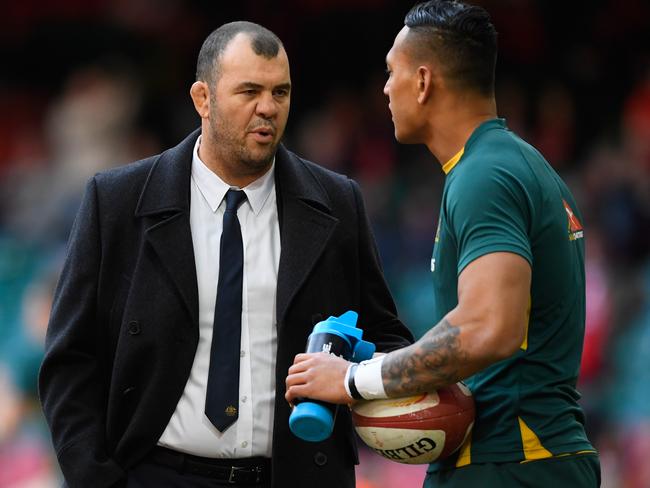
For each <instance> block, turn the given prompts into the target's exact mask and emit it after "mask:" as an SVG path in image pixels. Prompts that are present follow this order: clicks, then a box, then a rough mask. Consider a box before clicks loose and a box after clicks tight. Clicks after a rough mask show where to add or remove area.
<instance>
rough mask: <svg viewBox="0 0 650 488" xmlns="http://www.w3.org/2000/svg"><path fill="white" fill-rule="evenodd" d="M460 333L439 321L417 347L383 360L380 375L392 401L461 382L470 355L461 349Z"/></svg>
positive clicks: (390, 355)
mask: <svg viewBox="0 0 650 488" xmlns="http://www.w3.org/2000/svg"><path fill="white" fill-rule="evenodd" d="M459 335H460V329H459V328H458V327H455V326H453V325H451V324H450V323H449V322H447V320H446V319H443V320H442V321H440V323H439V324H438V325H436V326H435V327H434V328H433V329H431V330H430V331H429V332H427V333H426V334H425V335H424V336H423V337H422V338H421V339H420V340H419V341H417V342H416V343H415V344H413V345H411V346H409V347H406V348H404V349H400V350H398V351H394V352H392V353H391V354H389V355H388V356H386V359H384V362H383V364H382V368H381V372H382V377H383V381H384V389H385V390H386V394H387V395H388V396H389V397H395V396H404V395H411V394H415V393H422V392H425V391H433V390H435V389H436V388H439V387H441V386H444V385H449V384H451V383H455V382H456V381H458V380H460V379H461V378H459V369H460V368H461V365H462V363H463V362H464V361H465V360H466V357H467V354H466V353H465V352H463V351H462V350H461V347H460V338H459Z"/></svg>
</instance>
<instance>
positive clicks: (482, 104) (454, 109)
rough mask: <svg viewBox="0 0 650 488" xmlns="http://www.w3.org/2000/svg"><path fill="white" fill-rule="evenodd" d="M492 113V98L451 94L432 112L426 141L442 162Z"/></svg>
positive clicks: (494, 111) (463, 144)
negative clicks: (450, 97) (452, 97)
mask: <svg viewBox="0 0 650 488" xmlns="http://www.w3.org/2000/svg"><path fill="white" fill-rule="evenodd" d="M496 117H497V111H496V103H495V101H494V99H493V98H489V99H488V98H483V97H481V98H478V97H477V98H473V99H471V98H467V97H463V98H460V97H454V99H450V100H449V101H448V102H447V103H445V104H442V106H441V107H440V109H438V110H436V111H435V112H434V116H433V117H432V119H431V128H430V131H429V136H428V138H427V142H426V145H427V147H428V148H429V151H431V153H432V154H433V155H434V156H435V157H436V159H437V160H438V162H439V163H440V165H441V166H444V164H445V163H447V161H449V160H450V159H451V158H453V157H454V156H455V155H456V154H458V152H459V151H460V150H461V149H463V147H465V143H466V142H467V140H468V139H469V138H470V136H471V135H472V133H473V132H474V130H476V128H477V127H478V126H479V125H481V124H482V123H483V122H485V121H486V120H490V119H494V118H496Z"/></svg>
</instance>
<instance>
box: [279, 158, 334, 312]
mask: <svg viewBox="0 0 650 488" xmlns="http://www.w3.org/2000/svg"><path fill="white" fill-rule="evenodd" d="M275 171H276V174H275V180H276V193H277V195H278V198H277V201H278V215H279V217H280V239H281V252H280V265H279V269H278V288H277V311H276V313H277V317H276V318H277V323H278V324H283V322H284V318H285V315H286V313H287V310H288V308H289V306H290V305H291V301H292V300H293V298H294V297H295V296H296V293H297V292H298V290H300V288H301V287H302V285H303V284H304V283H305V280H306V279H307V277H308V276H309V273H310V272H311V270H312V269H313V268H314V265H315V264H316V262H317V261H318V258H319V257H320V256H321V254H322V253H323V251H324V249H325V248H326V246H327V245H328V242H329V240H330V238H331V236H332V234H333V231H334V229H335V228H336V225H337V224H338V219H337V218H335V217H333V216H332V215H331V207H330V203H329V198H328V196H327V193H326V192H325V190H324V189H323V188H322V186H321V185H320V183H319V182H318V180H317V179H316V178H315V177H314V175H313V174H312V173H311V171H310V170H309V169H308V168H307V166H306V165H305V164H304V163H303V162H302V161H301V160H300V159H299V158H298V157H296V156H295V155H294V154H292V153H290V152H289V151H287V150H286V149H285V148H284V147H283V146H279V148H278V151H277V154H276V169H275Z"/></svg>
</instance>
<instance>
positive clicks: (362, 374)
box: [354, 355, 388, 400]
mask: <svg viewBox="0 0 650 488" xmlns="http://www.w3.org/2000/svg"><path fill="white" fill-rule="evenodd" d="M385 357H386V356H383V355H382V356H378V357H376V358H372V359H368V360H367V361H361V362H360V363H359V367H358V368H357V371H356V373H355V375H354V385H355V386H356V387H357V390H358V391H359V394H360V395H361V396H362V397H363V398H364V399H366V400H375V399H378V398H388V395H386V390H384V382H383V380H382V378H381V365H382V363H383V362H384V358H385Z"/></svg>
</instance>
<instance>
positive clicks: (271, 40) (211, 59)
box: [196, 21, 282, 83]
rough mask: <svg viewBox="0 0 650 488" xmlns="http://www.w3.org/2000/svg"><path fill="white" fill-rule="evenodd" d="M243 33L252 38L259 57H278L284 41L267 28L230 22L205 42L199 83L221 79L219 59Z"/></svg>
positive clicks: (197, 73) (246, 23) (201, 54)
mask: <svg viewBox="0 0 650 488" xmlns="http://www.w3.org/2000/svg"><path fill="white" fill-rule="evenodd" d="M241 32H243V33H245V34H247V35H249V36H250V38H251V47H252V48H253V51H254V52H255V54H257V55H258V56H264V57H265V58H267V59H272V58H274V57H276V56H277V55H278V52H279V51H280V47H281V46H282V41H280V39H279V38H278V36H276V35H275V34H274V33H273V32H271V31H270V30H268V29H267V28H266V27H262V26H261V25H259V24H255V23H253V22H246V21H237V22H230V23H228V24H224V25H222V26H221V27H219V28H217V29H215V30H214V31H212V33H211V34H210V35H209V36H208V37H207V38H206V39H205V41H203V46H201V50H200V51H199V57H198V59H197V62H196V79H197V80H198V81H206V82H208V83H211V82H214V81H216V80H218V79H219V58H220V57H221V55H222V54H223V52H224V51H225V50H226V47H228V44H229V43H230V41H232V39H233V38H234V37H235V36H236V35H237V34H239V33H241Z"/></svg>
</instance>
